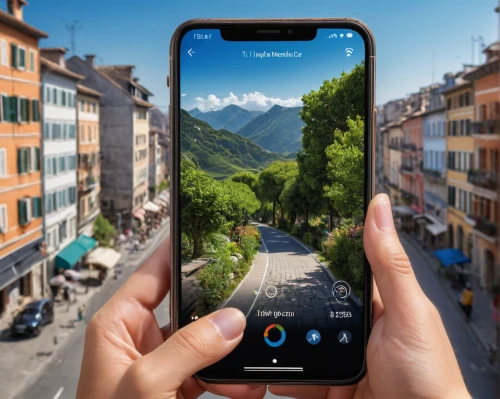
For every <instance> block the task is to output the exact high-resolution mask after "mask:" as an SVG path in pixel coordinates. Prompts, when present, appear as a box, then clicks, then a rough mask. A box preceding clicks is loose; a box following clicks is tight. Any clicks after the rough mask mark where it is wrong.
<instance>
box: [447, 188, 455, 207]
mask: <svg viewBox="0 0 500 399" xmlns="http://www.w3.org/2000/svg"><path fill="white" fill-rule="evenodd" d="M455 194H456V188H455V187H453V186H448V205H450V206H455Z"/></svg>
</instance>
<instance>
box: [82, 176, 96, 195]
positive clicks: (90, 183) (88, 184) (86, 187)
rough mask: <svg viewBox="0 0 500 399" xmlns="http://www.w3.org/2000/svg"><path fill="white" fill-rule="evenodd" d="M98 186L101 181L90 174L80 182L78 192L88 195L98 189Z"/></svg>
mask: <svg viewBox="0 0 500 399" xmlns="http://www.w3.org/2000/svg"><path fill="white" fill-rule="evenodd" d="M97 184H99V180H98V179H96V178H95V177H94V175H93V174H90V175H88V176H87V177H86V178H84V179H82V180H80V183H79V184H78V190H79V191H80V193H81V194H86V193H88V192H90V191H92V190H93V189H94V188H96V187H97Z"/></svg>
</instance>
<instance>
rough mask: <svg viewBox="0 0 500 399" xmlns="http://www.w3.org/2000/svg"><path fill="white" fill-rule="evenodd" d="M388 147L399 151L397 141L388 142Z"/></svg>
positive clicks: (399, 147)
mask: <svg viewBox="0 0 500 399" xmlns="http://www.w3.org/2000/svg"><path fill="white" fill-rule="evenodd" d="M388 147H389V149H391V150H396V151H401V146H400V145H399V144H397V143H390V144H389V145H388Z"/></svg>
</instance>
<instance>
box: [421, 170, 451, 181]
mask: <svg viewBox="0 0 500 399" xmlns="http://www.w3.org/2000/svg"><path fill="white" fill-rule="evenodd" d="M423 173H424V175H425V176H426V177H428V178H429V179H430V180H431V181H433V182H435V183H445V182H446V176H445V174H444V173H443V172H441V171H440V170H434V169H424V170H423Z"/></svg>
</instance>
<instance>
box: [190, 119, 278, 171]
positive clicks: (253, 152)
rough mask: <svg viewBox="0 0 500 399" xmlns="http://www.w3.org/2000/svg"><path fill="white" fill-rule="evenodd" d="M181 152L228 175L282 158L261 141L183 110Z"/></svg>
mask: <svg viewBox="0 0 500 399" xmlns="http://www.w3.org/2000/svg"><path fill="white" fill-rule="evenodd" d="M180 122H181V152H182V153H189V156H190V157H194V158H195V159H193V161H195V162H196V163H198V164H199V166H200V167H201V168H202V169H203V170H205V171H206V172H207V173H208V174H210V175H211V176H212V177H214V178H217V179H222V178H226V177H228V176H230V175H232V174H234V173H236V172H239V171H242V170H253V171H259V170H262V169H264V168H265V167H266V166H267V165H268V164H270V163H271V162H274V161H277V160H279V159H282V158H281V156H280V155H279V154H276V153H272V152H269V151H266V150H264V149H263V148H261V147H259V146H258V145H257V144H255V143H253V142H251V141H250V140H247V139H245V138H244V137H241V136H239V135H237V134H235V133H231V132H229V131H227V130H215V129H213V128H212V127H211V126H210V125H209V124H208V123H206V122H203V121H201V120H199V119H196V118H193V117H192V116H191V115H189V113H188V112H187V111H185V110H181V118H180Z"/></svg>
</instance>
